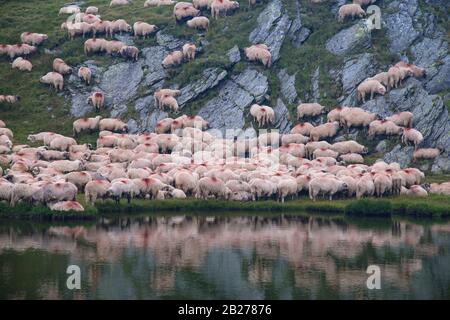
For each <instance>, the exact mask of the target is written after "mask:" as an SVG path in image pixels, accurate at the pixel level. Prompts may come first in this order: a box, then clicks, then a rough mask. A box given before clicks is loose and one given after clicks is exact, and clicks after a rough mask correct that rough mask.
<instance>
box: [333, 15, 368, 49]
mask: <svg viewBox="0 0 450 320" xmlns="http://www.w3.org/2000/svg"><path fill="white" fill-rule="evenodd" d="M370 43H371V35H370V29H369V27H368V26H367V24H366V20H361V21H360V22H358V23H356V24H354V25H353V26H351V27H349V28H347V29H343V30H341V31H339V32H338V33H337V34H335V35H334V36H333V37H331V39H329V40H328V41H327V43H326V45H325V47H326V48H327V50H328V51H330V52H331V53H333V54H335V55H338V56H344V55H347V54H350V53H354V52H355V51H356V50H358V49H361V48H366V47H368V46H369V45H370Z"/></svg>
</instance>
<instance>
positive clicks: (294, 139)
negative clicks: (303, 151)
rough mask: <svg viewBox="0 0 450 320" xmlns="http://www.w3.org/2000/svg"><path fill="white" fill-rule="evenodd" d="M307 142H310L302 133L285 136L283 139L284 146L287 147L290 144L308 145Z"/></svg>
mask: <svg viewBox="0 0 450 320" xmlns="http://www.w3.org/2000/svg"><path fill="white" fill-rule="evenodd" d="M307 142H309V138H308V137H305V136H304V135H302V134H300V133H289V134H283V135H282V137H281V144H282V145H287V144H290V143H307Z"/></svg>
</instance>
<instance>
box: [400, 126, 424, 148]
mask: <svg viewBox="0 0 450 320" xmlns="http://www.w3.org/2000/svg"><path fill="white" fill-rule="evenodd" d="M422 141H423V135H422V133H420V131H418V130H416V129H412V128H405V129H404V130H403V135H402V143H404V144H405V145H406V146H408V145H409V142H412V143H413V144H414V150H417V148H418V146H419V145H420V144H421V143H422Z"/></svg>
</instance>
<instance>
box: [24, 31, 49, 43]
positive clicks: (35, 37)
mask: <svg viewBox="0 0 450 320" xmlns="http://www.w3.org/2000/svg"><path fill="white" fill-rule="evenodd" d="M47 39H48V36H47V35H46V34H43V33H33V32H23V33H22V34H21V35H20V40H21V41H22V43H27V44H31V45H32V46H38V45H40V44H41V43H42V42H44V41H45V40H47Z"/></svg>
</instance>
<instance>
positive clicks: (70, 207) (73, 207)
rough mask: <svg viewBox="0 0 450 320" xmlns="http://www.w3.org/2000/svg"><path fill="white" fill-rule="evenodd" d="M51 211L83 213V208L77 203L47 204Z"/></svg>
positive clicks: (59, 202) (60, 202)
mask: <svg viewBox="0 0 450 320" xmlns="http://www.w3.org/2000/svg"><path fill="white" fill-rule="evenodd" d="M48 207H49V208H50V210H51V211H77V212H82V211H84V208H83V206H82V205H81V204H80V203H79V202H77V201H57V202H52V203H49V204H48Z"/></svg>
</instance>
